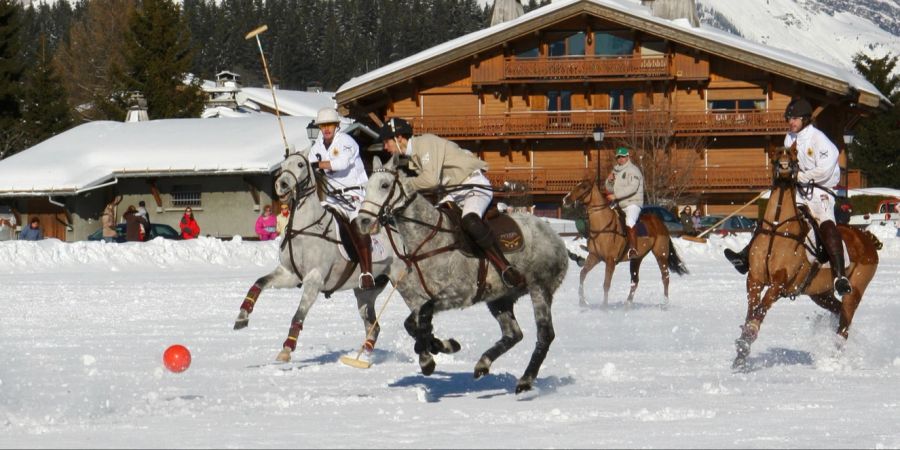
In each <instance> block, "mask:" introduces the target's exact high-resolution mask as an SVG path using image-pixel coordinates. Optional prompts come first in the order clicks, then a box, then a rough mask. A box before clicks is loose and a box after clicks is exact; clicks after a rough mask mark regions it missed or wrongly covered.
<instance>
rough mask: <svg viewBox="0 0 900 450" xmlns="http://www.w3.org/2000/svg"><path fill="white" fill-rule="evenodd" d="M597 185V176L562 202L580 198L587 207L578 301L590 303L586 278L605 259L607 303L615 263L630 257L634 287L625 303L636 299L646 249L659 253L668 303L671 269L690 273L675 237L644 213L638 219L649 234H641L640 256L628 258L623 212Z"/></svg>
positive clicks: (604, 292)
mask: <svg viewBox="0 0 900 450" xmlns="http://www.w3.org/2000/svg"><path fill="white" fill-rule="evenodd" d="M598 185H599V182H598V180H597V179H596V178H595V179H593V180H584V181H582V182H581V183H578V185H577V186H575V188H574V189H572V191H571V192H569V193H568V194H566V196H565V197H563V204H565V205H569V204H572V203H577V202H581V203H583V204H584V205H585V206H586V207H587V211H588V239H587V241H588V245H587V250H588V257H587V260H586V261H585V263H584V267H583V268H582V269H581V279H580V280H579V284H578V300H579V302H580V303H581V305H583V306H584V305H587V304H588V302H587V300H585V298H584V279H585V277H587V274H588V272H590V271H591V269H593V268H594V266H596V265H597V264H598V263H599V262H600V261H603V262H605V263H606V277H605V278H604V280H603V305H604V306H606V305H608V303H609V286H610V283H611V281H612V275H613V272H614V271H615V270H616V264H618V263H620V262H623V261H629V264H630V266H631V291H630V292H629V293H628V300H627V302H626V305H630V304H631V303H632V302H633V300H634V291H636V290H637V287H638V271H639V270H640V267H641V261H643V260H644V257H645V256H647V253H649V252H651V251H652V252H653V256H655V257H656V263H657V265H659V271H660V272H661V273H662V283H663V296H664V298H663V302H662V303H663V304H666V303H668V302H669V270H672V271H673V272H675V273H677V274H678V275H684V274H686V273H688V271H687V268H686V267H685V266H684V263H683V262H682V261H681V258H679V257H678V253H676V252H675V246H674V245H672V238H671V237H670V236H669V229H668V228H666V226H665V224H663V222H662V220H660V219H659V217H657V216H655V215H653V214H644V215H641V217H640V220H639V222H640V223H642V224H643V225H644V227H645V228H646V229H647V236H641V237H638V240H637V251H638V257H637V258H635V259H630V260H629V259H628V258H627V256H626V253H627V252H626V250H627V247H628V238H627V237H626V236H625V229H624V228H623V227H624V224H623V223H624V221H623V220H620V217H619V215H620V214H622V212H620V211H619V210H618V209H613V208H612V207H610V205H609V203H608V202H607V201H606V196H605V195H603V193H602V192H600V188H599V186H598Z"/></svg>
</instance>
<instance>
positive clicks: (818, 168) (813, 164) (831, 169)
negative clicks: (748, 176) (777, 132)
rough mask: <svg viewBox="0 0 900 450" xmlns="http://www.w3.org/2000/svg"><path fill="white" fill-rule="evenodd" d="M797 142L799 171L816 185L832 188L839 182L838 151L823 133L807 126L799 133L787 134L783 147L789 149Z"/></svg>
mask: <svg viewBox="0 0 900 450" xmlns="http://www.w3.org/2000/svg"><path fill="white" fill-rule="evenodd" d="M794 142H797V162H798V163H799V165H800V171H801V172H804V173H805V174H806V177H808V179H809V180H812V181H814V182H815V183H816V184H819V185H822V186H825V187H827V188H833V187H835V186H837V184H838V183H840V182H841V168H840V166H839V165H838V153H839V152H838V149H837V147H835V146H834V144H833V143H832V142H831V140H830V139H828V137H827V136H825V133H822V132H821V131H819V129H818V128H816V127H814V126H812V125H811V124H810V125H807V126H806V127H805V128H803V129H802V130H800V132H799V133H796V134H794V133H788V134H787V136H785V137H784V146H785V147H788V148H790V147H791V146H792V145H794Z"/></svg>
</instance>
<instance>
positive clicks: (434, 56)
mask: <svg viewBox="0 0 900 450" xmlns="http://www.w3.org/2000/svg"><path fill="white" fill-rule="evenodd" d="M585 11H588V12H590V13H593V14H595V15H597V16H598V17H603V18H606V19H609V20H612V21H615V22H617V23H623V24H627V25H629V26H632V27H634V28H635V29H638V30H642V31H646V32H648V33H651V34H655V35H660V36H665V37H666V38H667V39H670V40H672V41H674V42H679V43H682V44H684V45H688V46H691V47H695V48H702V49H703V50H704V51H707V52H710V53H713V54H720V55H721V56H724V57H726V58H729V59H735V55H734V54H735V53H737V54H740V55H741V57H740V61H741V62H742V63H745V64H749V65H751V66H756V67H761V68H764V70H768V71H771V72H773V73H778V74H781V75H783V76H787V77H790V78H792V79H798V80H801V81H804V82H807V83H810V84H813V85H816V86H821V87H823V88H826V89H828V90H831V91H835V92H840V93H842V94H850V93H851V91H852V90H857V91H861V92H864V93H867V94H868V97H869V98H865V97H863V96H861V100H868V103H866V104H867V105H868V106H870V107H878V106H879V105H880V104H889V102H888V99H887V97H885V96H884V94H882V93H881V92H879V91H878V89H877V88H876V87H875V86H873V85H872V84H871V83H869V82H868V81H867V80H866V79H865V78H863V77H862V76H860V75H858V74H856V73H853V72H851V71H849V70H847V69H843V68H840V67H835V66H832V65H830V64H826V63H823V62H821V61H818V60H815V59H811V58H807V57H805V56H802V55H799V54H796V53H793V52H789V51H785V50H780V49H776V48H772V47H768V46H765V45H762V44H758V43H756V42H752V41H749V40H746V39H744V38H741V37H738V36H735V35H733V34H730V33H727V32H724V31H721V30H718V29H715V28H712V27H709V26H706V25H701V26H700V27H692V26H691V25H690V23H689V22H688V21H687V20H686V19H678V20H674V21H673V20H667V19H662V18H659V17H655V16H653V15H652V14H651V12H650V9H649V8H647V7H645V6H641V5H639V4H637V3H633V2H632V1H629V0H557V1H554V2H553V3H551V4H549V5H546V6H542V7H540V8H537V9H534V10H532V11H531V12H529V13H527V14H525V15H523V16H520V17H519V18H518V19H515V20H510V21H508V22H503V23H501V24H498V25H495V26H492V27H488V28H484V29H481V30H478V31H475V32H472V33H469V34H467V35H464V36H461V37H458V38H456V39H453V40H451V41H447V42H445V43H443V44H440V45H437V46H434V47H431V48H429V49H427V50H424V51H422V52H419V53H416V54H415V55H412V56H409V57H407V58H404V59H401V60H399V61H396V62H394V63H391V64H388V65H386V66H384V67H381V68H379V69H376V70H373V71H371V72H368V73H366V74H363V75H360V76H358V77H355V78H352V79H351V80H349V81H347V82H346V83H344V84H343V85H342V86H341V87H340V88H339V89H338V90H337V93H336V96H337V97H338V101H339V102H340V103H342V104H344V103H346V102H348V101H350V100H354V99H356V98H359V97H361V96H364V95H366V94H368V93H371V92H377V91H379V90H381V89H384V88H385V87H387V86H390V85H392V84H395V83H398V82H401V81H404V80H406V79H408V78H411V77H413V76H416V75H419V74H422V73H425V72H428V71H431V70H434V69H437V68H439V67H442V66H444V65H447V64H450V63H453V62H455V61H459V60H462V59H464V58H467V57H470V56H471V55H473V54H476V53H478V52H479V51H484V50H486V49H488V48H491V47H494V46H496V45H499V44H500V43H502V42H504V41H506V40H509V39H515V38H517V37H520V36H523V35H526V34H528V33H530V32H532V31H534V30H536V29H542V28H545V27H547V25H548V24H550V23H553V22H556V21H559V20H563V19H566V18H569V17H572V16H573V15H577V14H581V13H583V12H585ZM723 53H727V54H723Z"/></svg>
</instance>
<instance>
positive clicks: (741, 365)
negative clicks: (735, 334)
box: [731, 356, 747, 371]
mask: <svg viewBox="0 0 900 450" xmlns="http://www.w3.org/2000/svg"><path fill="white" fill-rule="evenodd" d="M746 368H747V358H745V357H743V356H738V357H737V358H734V362H733V363H731V369H732V370H736V371H742V370H745V369H746Z"/></svg>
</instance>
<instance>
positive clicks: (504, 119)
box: [407, 111, 787, 140]
mask: <svg viewBox="0 0 900 450" xmlns="http://www.w3.org/2000/svg"><path fill="white" fill-rule="evenodd" d="M407 119H408V120H409V121H410V123H411V124H412V126H413V129H414V130H416V132H417V133H433V134H437V135H439V136H443V137H445V138H448V139H459V140H467V139H508V138H544V139H546V138H554V139H559V138H565V139H572V138H589V137H590V136H591V133H592V132H593V130H594V128H596V127H597V126H602V127H603V128H604V130H605V131H606V134H607V136H611V137H616V136H619V137H621V136H628V135H630V134H633V133H634V134H646V133H650V132H653V133H660V132H666V133H674V134H677V135H684V136H687V135H708V136H716V135H746V134H756V135H777V134H784V133H786V132H787V124H786V123H785V122H784V116H783V114H782V112H781V111H699V112H694V111H687V112H682V111H679V112H669V111H566V112H516V113H506V114H482V115H468V116H431V115H429V116H419V117H409V118H407Z"/></svg>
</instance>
